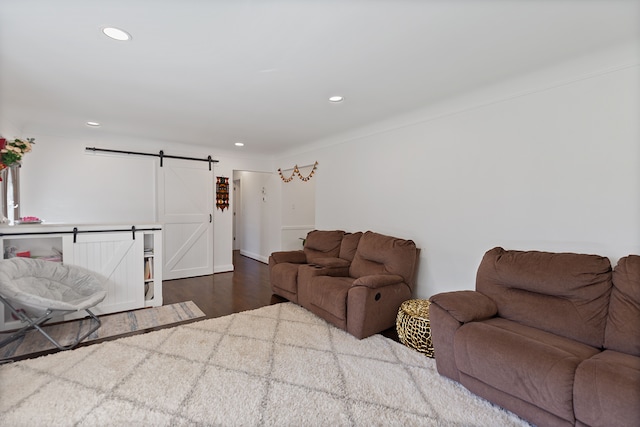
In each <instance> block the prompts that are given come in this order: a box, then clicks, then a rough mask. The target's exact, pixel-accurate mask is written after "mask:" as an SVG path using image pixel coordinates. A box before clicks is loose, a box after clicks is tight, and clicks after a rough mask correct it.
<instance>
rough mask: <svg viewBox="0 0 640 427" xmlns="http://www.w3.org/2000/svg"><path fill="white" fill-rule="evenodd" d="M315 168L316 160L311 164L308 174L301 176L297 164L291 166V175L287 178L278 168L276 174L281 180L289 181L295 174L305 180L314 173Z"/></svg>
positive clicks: (316, 165) (316, 166)
mask: <svg viewBox="0 0 640 427" xmlns="http://www.w3.org/2000/svg"><path fill="white" fill-rule="evenodd" d="M317 168H318V162H315V163H314V164H313V169H311V172H310V173H309V175H307V176H303V175H302V173H300V168H298V165H295V166H294V167H293V172H291V175H290V176H289V177H288V178H285V177H284V175H283V174H282V169H280V168H278V175H280V179H282V181H283V182H291V181H292V180H293V177H294V176H296V175H297V176H298V178H300V179H301V180H302V181H304V182H307V181H309V180H310V179H311V177H312V176H313V174H314V173H316V169H317Z"/></svg>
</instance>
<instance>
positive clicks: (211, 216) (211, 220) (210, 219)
mask: <svg viewBox="0 0 640 427" xmlns="http://www.w3.org/2000/svg"><path fill="white" fill-rule="evenodd" d="M209 222H213V215H211V214H209Z"/></svg>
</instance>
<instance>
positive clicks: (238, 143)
mask: <svg viewBox="0 0 640 427" xmlns="http://www.w3.org/2000/svg"><path fill="white" fill-rule="evenodd" d="M235 145H236V147H244V142H236V144H235Z"/></svg>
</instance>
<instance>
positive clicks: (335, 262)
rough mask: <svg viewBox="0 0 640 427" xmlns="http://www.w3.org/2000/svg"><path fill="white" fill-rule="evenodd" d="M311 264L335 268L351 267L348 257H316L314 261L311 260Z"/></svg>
mask: <svg viewBox="0 0 640 427" xmlns="http://www.w3.org/2000/svg"><path fill="white" fill-rule="evenodd" d="M311 264H313V265H317V266H320V267H329V268H335V267H349V265H350V264H351V263H350V262H349V261H347V260H346V259H342V258H333V257H331V258H314V259H313V261H311Z"/></svg>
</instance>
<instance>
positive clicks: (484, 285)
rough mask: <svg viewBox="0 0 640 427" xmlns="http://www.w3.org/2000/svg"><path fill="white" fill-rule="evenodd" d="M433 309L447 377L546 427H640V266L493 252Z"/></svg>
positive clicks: (635, 261) (628, 260)
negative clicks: (465, 285) (469, 285)
mask: <svg viewBox="0 0 640 427" xmlns="http://www.w3.org/2000/svg"><path fill="white" fill-rule="evenodd" d="M430 300H431V303H432V304H431V306H430V321H431V331H432V338H433V345H434V348H435V357H436V365H437V368H438V372H439V373H440V374H442V375H444V376H447V377H449V378H451V379H453V380H455V381H458V382H460V383H461V384H462V385H464V386H465V387H466V388H468V389H469V390H470V391H472V392H474V393H476V394H477V395H479V396H482V397H484V398H486V399H487V400H489V401H491V402H494V403H496V404H498V405H500V406H502V407H504V408H506V409H508V410H510V411H512V412H514V413H516V414H518V415H520V416H521V417H523V418H525V419H526V420H528V421H531V422H533V423H535V424H537V425H539V426H557V425H567V426H572V425H578V426H631V425H635V426H637V425H640V256H637V255H630V256H628V257H624V258H622V259H620V260H619V261H618V264H617V266H616V268H615V270H613V271H612V269H611V263H610V261H609V259H607V258H605V257H601V256H597V255H584V254H573V253H550V252H538V251H528V252H523V251H507V250H504V249H502V248H494V249H492V250H490V251H488V252H487V253H486V254H485V256H484V258H483V259H482V262H481V264H480V266H479V268H478V273H477V279H476V290H475V291H457V292H447V293H441V294H437V295H434V296H432V297H431V298H430Z"/></svg>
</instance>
